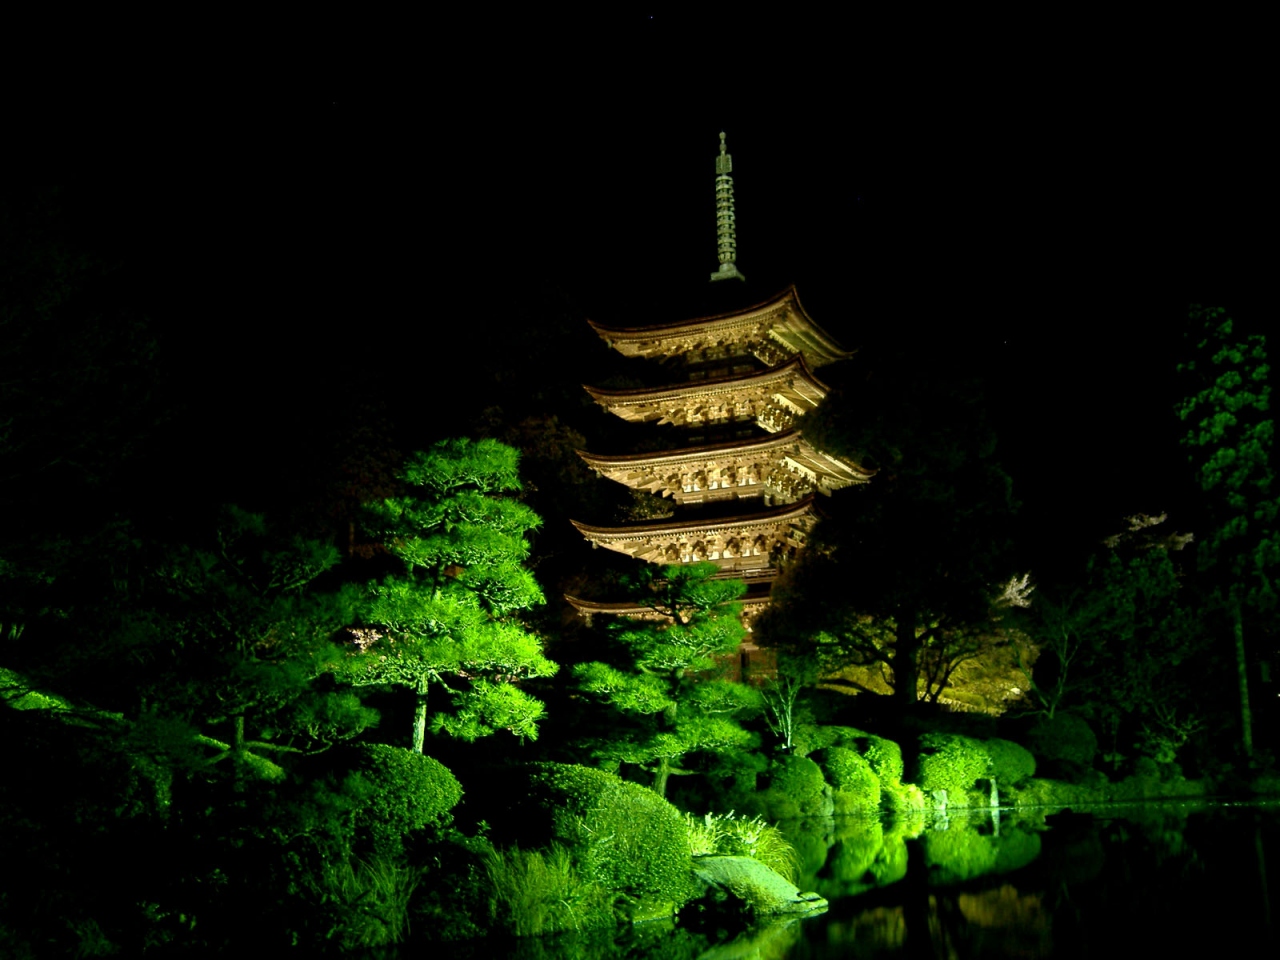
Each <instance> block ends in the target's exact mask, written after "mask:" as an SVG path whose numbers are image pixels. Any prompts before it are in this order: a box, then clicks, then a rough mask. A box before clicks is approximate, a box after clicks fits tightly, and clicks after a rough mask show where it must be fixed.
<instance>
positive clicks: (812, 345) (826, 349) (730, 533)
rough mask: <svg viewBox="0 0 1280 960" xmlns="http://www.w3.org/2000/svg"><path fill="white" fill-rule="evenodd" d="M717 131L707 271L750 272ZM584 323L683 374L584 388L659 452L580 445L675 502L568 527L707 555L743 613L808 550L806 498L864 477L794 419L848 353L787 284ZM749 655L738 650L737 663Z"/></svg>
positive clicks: (759, 604) (762, 600) (680, 556)
mask: <svg viewBox="0 0 1280 960" xmlns="http://www.w3.org/2000/svg"><path fill="white" fill-rule="evenodd" d="M724 137H725V135H724V134H723V133H721V134H720V155H719V156H718V157H717V158H716V220H717V232H718V249H719V257H720V268H719V270H718V271H717V272H716V273H713V274H712V275H711V280H712V281H713V282H714V281H718V280H723V279H737V280H745V277H744V276H743V275H742V274H741V273H739V272H738V269H737V264H736V262H735V261H736V255H737V242H736V230H735V218H734V204H733V178H732V169H733V168H732V160H731V158H730V156H729V154H728V153H727V151H726V149H725V139H724ZM591 326H592V328H593V329H594V330H595V331H596V333H597V334H598V335H599V336H600V337H601V338H602V339H603V340H604V341H605V342H606V343H607V344H608V345H609V346H610V347H612V348H613V349H615V350H617V351H618V352H619V353H621V354H623V355H624V356H627V357H636V358H644V359H648V360H651V361H658V362H660V363H662V364H663V366H664V368H666V369H673V370H675V371H676V373H675V374H674V377H675V378H678V379H680V380H681V381H682V382H677V383H673V384H670V385H667V386H662V387H657V388H647V387H646V388H639V389H628V390H600V389H596V388H593V387H587V388H586V389H587V391H588V393H590V395H591V397H592V398H593V399H594V400H595V401H596V402H597V403H598V404H600V406H602V407H603V408H604V409H606V410H608V411H609V412H610V413H612V414H614V415H616V416H618V417H621V418H622V419H624V420H628V421H633V422H637V423H655V424H659V425H662V426H663V428H664V429H667V430H670V431H671V434H672V443H671V445H670V446H669V447H668V448H667V449H665V450H663V451H661V452H658V453H638V454H624V455H620V456H604V455H599V454H593V453H588V452H586V451H579V455H580V456H581V457H582V458H583V460H585V461H586V463H587V464H588V465H589V466H590V467H592V469H594V470H595V471H596V472H597V473H598V474H599V475H601V476H603V477H608V478H609V479H611V480H616V481H618V482H619V483H622V484H625V485H626V486H628V487H630V488H632V489H636V490H644V491H647V492H649V493H653V494H658V495H661V496H663V497H668V498H670V499H671V500H673V501H674V503H675V510H674V511H673V514H674V515H673V516H671V517H670V518H667V519H663V520H661V521H658V522H644V523H631V524H626V525H623V526H612V527H603V526H593V525H589V524H585V523H578V522H577V521H574V525H575V526H576V527H577V528H578V530H579V531H580V532H581V533H582V534H583V536H585V537H586V538H587V539H588V540H589V541H591V543H592V545H593V546H596V547H605V548H607V549H610V550H615V551H617V552H619V553H623V554H627V555H629V556H632V557H636V558H638V559H641V560H645V561H648V562H651V563H659V564H673V563H698V562H705V561H710V562H712V563H715V564H716V565H718V566H719V567H720V571H721V572H720V575H721V576H723V577H734V578H739V579H742V580H745V581H746V582H747V584H748V593H747V595H746V597H745V598H744V608H745V616H746V618H747V620H748V623H749V622H750V620H751V619H752V618H753V616H754V614H755V613H756V612H758V611H759V610H760V609H762V608H763V606H764V605H765V604H767V603H768V597H769V589H770V586H771V584H772V581H773V579H774V578H775V577H776V576H777V573H778V569H779V567H780V566H781V565H782V564H784V563H785V562H786V561H787V560H788V559H789V558H791V557H793V556H795V554H796V552H797V551H798V550H801V549H802V548H803V547H804V545H805V543H806V541H807V539H808V537H809V534H810V532H811V531H812V529H813V526H814V524H815V523H816V522H817V517H816V515H815V512H814V502H815V495H816V494H824V495H830V494H831V493H832V492H833V491H835V490H839V489H841V488H843V487H847V486H850V485H852V484H857V483H865V482H866V481H867V480H868V479H869V477H870V473H869V472H868V471H866V470H864V469H862V468H861V467H860V466H858V465H857V464H855V463H852V462H850V461H848V460H846V459H844V458H840V457H835V456H831V455H829V454H826V453H824V452H822V451H821V450H818V449H816V448H815V447H814V446H813V445H812V444H810V443H809V442H808V441H806V440H805V439H804V438H803V437H802V436H801V434H800V430H799V426H800V423H799V422H800V420H801V418H803V417H804V415H805V414H806V413H808V412H809V411H811V410H813V409H815V408H816V407H817V406H818V404H820V403H821V402H822V401H823V399H824V398H825V397H826V395H827V392H828V388H827V386H826V385H825V384H824V383H823V382H822V381H821V380H820V379H819V378H818V376H817V375H816V374H815V371H816V370H818V369H819V368H821V367H823V366H825V365H827V364H829V363H835V362H838V361H841V360H847V359H848V358H850V357H851V356H852V355H853V354H852V352H850V351H848V350H845V349H843V348H842V347H841V346H840V345H839V344H838V343H836V341H835V340H834V339H832V337H831V336H830V335H828V334H827V333H826V332H825V331H824V330H823V329H822V328H821V327H819V326H818V325H817V324H816V323H814V322H813V320H812V319H811V318H810V317H809V315H808V314H807V313H806V312H805V310H804V307H803V306H802V305H801V303H800V299H799V297H798V295H797V293H796V290H795V288H794V287H790V288H788V289H786V290H784V291H782V292H781V293H780V294H777V295H776V296H774V297H772V298H770V299H769V300H767V301H765V302H763V303H757V304H755V305H753V306H749V307H746V308H744V309H737V310H732V311H729V312H725V313H720V314H717V315H714V316H708V317H701V318H698V319H693V320H684V321H680V322H676V323H667V324H662V325H656V326H646V327H609V326H605V325H603V324H598V323H594V322H592V323H591ZM567 599H568V600H569V602H570V603H572V604H573V606H574V607H576V608H577V609H578V611H579V612H580V613H582V614H584V615H586V616H588V617H589V616H591V615H592V614H595V613H611V614H621V615H632V616H641V615H646V614H649V615H651V614H652V611H651V610H650V609H649V608H647V607H644V606H640V605H636V604H632V603H599V602H593V601H587V600H583V599H580V598H577V597H572V596H570V597H568V598H567ZM750 652H751V649H750V648H746V649H744V660H745V659H746V657H747V656H749V654H750Z"/></svg>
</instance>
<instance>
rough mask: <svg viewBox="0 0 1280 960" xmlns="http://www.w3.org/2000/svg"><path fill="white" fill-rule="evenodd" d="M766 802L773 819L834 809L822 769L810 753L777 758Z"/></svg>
mask: <svg viewBox="0 0 1280 960" xmlns="http://www.w3.org/2000/svg"><path fill="white" fill-rule="evenodd" d="M766 802H767V804H768V807H769V817H770V819H774V820H787V819H790V818H792V817H814V816H827V815H829V814H830V813H831V800H830V798H829V797H828V796H827V782H826V780H825V779H824V778H823V776H822V769H821V768H820V767H819V766H818V765H817V764H816V763H814V762H813V761H812V760H810V759H809V758H808V757H796V756H789V757H779V758H778V759H777V760H775V761H774V763H773V766H772V768H771V769H770V771H769V789H768V791H767V793H766Z"/></svg>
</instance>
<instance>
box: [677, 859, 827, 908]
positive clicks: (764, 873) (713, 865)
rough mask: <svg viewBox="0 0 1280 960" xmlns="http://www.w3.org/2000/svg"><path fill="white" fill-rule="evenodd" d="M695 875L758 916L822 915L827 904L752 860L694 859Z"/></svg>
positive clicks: (714, 889) (711, 887)
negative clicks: (802, 891)
mask: <svg viewBox="0 0 1280 960" xmlns="http://www.w3.org/2000/svg"><path fill="white" fill-rule="evenodd" d="M693 875H694V876H695V877H697V878H698V880H699V881H700V882H701V883H702V884H703V885H705V886H706V887H708V888H710V889H711V890H713V891H724V892H725V893H728V894H730V895H731V896H733V897H736V898H737V899H739V900H741V901H742V902H743V903H745V904H747V906H749V907H750V908H751V910H752V911H753V912H754V913H755V914H756V915H757V916H781V915H790V916H808V915H810V914H815V913H822V912H824V911H825V910H826V909H827V901H826V900H824V899H823V898H822V897H820V896H818V894H816V893H801V892H800V888H799V887H797V886H796V885H795V884H793V883H791V882H790V881H789V880H787V879H785V878H784V877H782V876H780V875H779V874H777V873H776V872H774V871H773V870H771V869H769V868H768V867H767V866H765V865H764V864H763V863H761V862H760V861H759V860H755V859H753V858H751V857H722V856H717V855H712V856H706V857H694V859H693Z"/></svg>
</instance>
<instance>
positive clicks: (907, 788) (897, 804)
mask: <svg viewBox="0 0 1280 960" xmlns="http://www.w3.org/2000/svg"><path fill="white" fill-rule="evenodd" d="M880 799H881V800H882V801H883V802H884V805H885V807H887V808H888V809H889V810H891V811H893V812H894V813H897V814H907V815H910V814H917V813H923V812H924V792H923V791H922V790H921V789H920V788H919V787H917V786H916V785H915V784H914V783H892V784H889V785H888V786H882V787H881V790H880Z"/></svg>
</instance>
